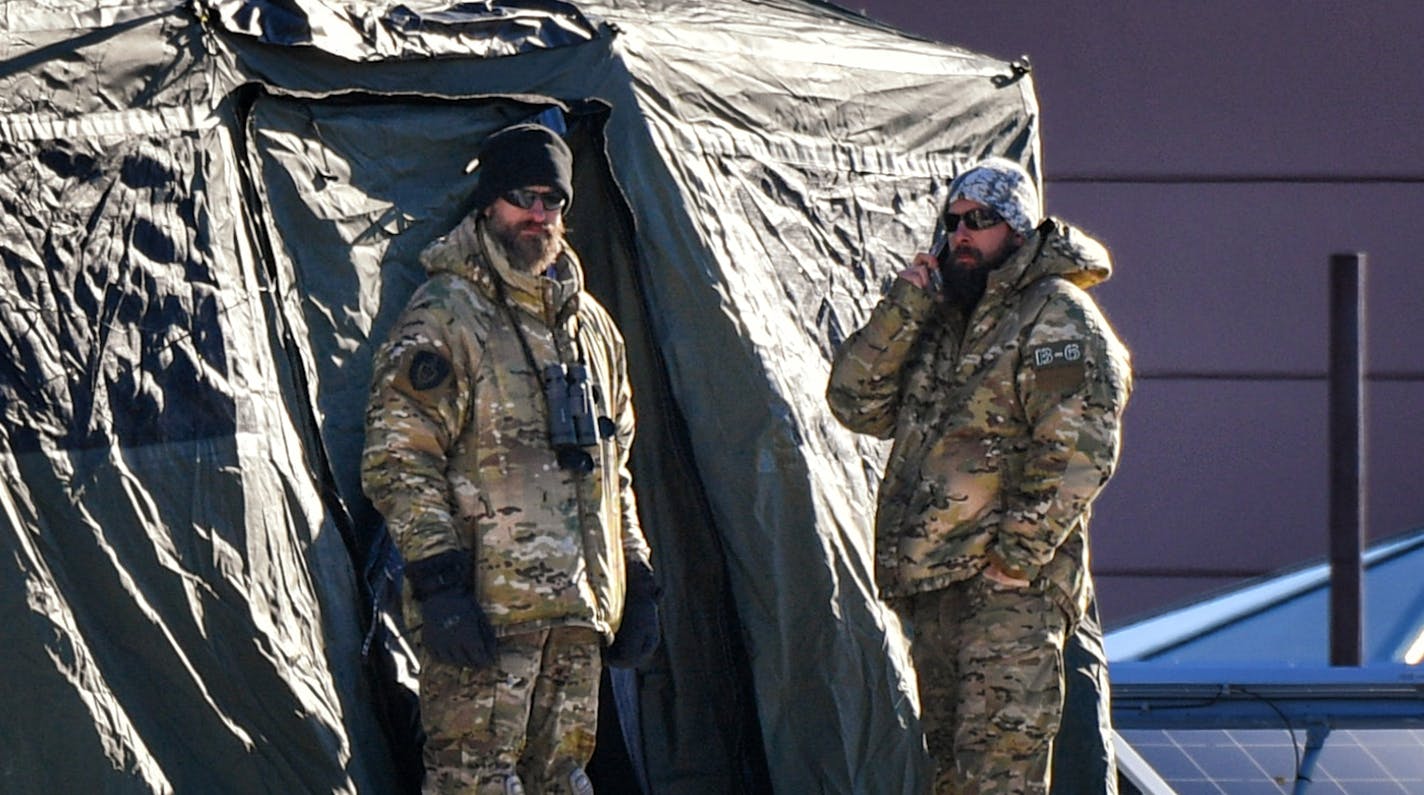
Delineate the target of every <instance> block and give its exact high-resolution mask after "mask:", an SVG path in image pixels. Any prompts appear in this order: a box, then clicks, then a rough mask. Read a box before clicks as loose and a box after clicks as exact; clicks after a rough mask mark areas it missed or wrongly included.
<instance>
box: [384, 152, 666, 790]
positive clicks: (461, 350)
mask: <svg viewBox="0 0 1424 795" xmlns="http://www.w3.org/2000/svg"><path fill="white" fill-rule="evenodd" d="M478 174H479V180H478V183H477V187H476V190H475V196H474V199H473V202H472V203H473V205H474V208H475V209H474V210H473V211H472V212H471V213H470V214H469V216H468V217H466V218H465V219H464V220H463V221H462V222H461V223H460V224H459V225H458V226H456V228H455V229H454V230H453V231H451V232H450V233H449V234H448V235H446V236H445V237H443V238H441V239H439V240H437V241H435V242H434V243H432V244H431V245H430V246H428V247H427V248H426V249H425V251H424V252H422V254H421V262H422V264H423V265H424V266H425V269H426V271H427V272H428V274H429V279H428V280H427V281H426V282H425V283H424V284H423V285H422V286H421V287H420V288H419V289H418V290H417V291H416V292H415V294H414V295H413V296H412V297H411V299H410V301H409V303H408V304H407V305H406V307H405V309H404V311H403V312H402V314H401V316H400V318H399V319H398V320H397V322H396V323H395V326H394V327H393V330H392V332H391V338H390V340H389V341H388V342H387V343H386V344H385V345H384V346H383V347H382V348H381V349H380V351H379V352H378V353H377V355H376V358H375V365H374V376H373V387H372V394H371V400H370V405H369V408H368V411H367V415H366V445H365V453H364V456H363V461H362V483H363V487H364V489H365V491H366V493H367V494H368V495H369V496H370V497H371V499H372V501H373V502H374V504H375V505H376V507H377V508H378V509H380V511H381V512H382V514H383V515H384V516H385V518H386V521H387V524H388V526H389V528H390V530H391V533H392V536H393V537H394V538H395V540H396V543H397V546H398V547H399V549H400V551H401V554H402V557H403V558H404V560H405V574H406V582H407V584H408V588H407V593H406V600H405V607H406V609H405V615H406V625H407V628H409V629H410V630H412V632H413V636H414V637H417V638H418V641H417V643H418V647H419V655H420V662H421V671H420V693H421V720H422V724H423V727H424V730H425V733H426V736H427V739H426V743H425V747H424V751H423V754H424V762H425V768H426V776H425V783H424V791H425V792H427V793H462V794H463V793H471V794H473V793H479V794H480V795H485V793H493V794H497V795H518V793H524V792H529V793H591V792H592V787H591V785H590V783H589V780H588V777H587V775H586V774H585V773H584V770H583V768H584V766H585V765H586V764H587V762H588V760H589V758H590V757H591V756H592V753H593V745H594V739H595V736H596V722H597V715H598V705H597V699H598V684H599V677H600V675H601V672H602V664H603V662H604V660H605V659H606V661H607V662H608V663H609V664H611V665H617V666H634V665H638V664H641V663H642V662H645V661H646V660H647V658H648V656H649V655H650V654H651V653H652V652H653V650H654V649H655V647H656V645H657V643H658V637H659V621H658V612H657V604H656V597H657V592H658V588H657V585H656V584H655V582H654V579H653V572H652V568H651V565H650V562H649V561H650V558H649V550H648V546H647V543H646V541H645V540H644V537H643V533H642V530H641V528H640V526H639V523H638V515H637V505H636V502H635V499H634V494H633V489H632V484H631V478H630V475H629V470H628V453H629V448H630V447H631V445H632V443H633V430H634V423H633V404H632V396H631V391H630V388H629V384H628V376H627V369H626V361H625V354H624V345H623V339H622V337H621V336H620V334H619V332H618V330H617V328H616V327H615V326H614V324H613V321H612V319H611V318H610V317H609V316H608V314H607V312H606V311H604V309H603V308H602V307H601V306H599V304H598V302H596V301H595V300H594V299H593V298H592V297H591V296H590V295H588V294H587V293H586V292H584V291H583V274H582V270H581V266H580V263H579V260H578V259H577V257H576V256H575V254H574V252H573V250H572V249H571V248H570V247H569V246H568V244H567V243H566V242H565V239H564V226H563V215H562V214H563V210H564V209H565V208H566V207H567V206H568V204H569V202H570V201H571V200H572V198H573V190H572V182H571V175H572V157H571V155H570V152H569V149H568V146H567V145H566V144H565V143H564V141H563V140H562V139H561V138H560V137H559V136H558V135H557V134H555V133H554V132H553V131H551V130H549V129H548V128H545V127H542V126H539V125H533V124H523V125H516V126H513V127H509V128H506V129H504V130H501V131H499V132H497V133H496V134H494V135H493V136H491V137H490V138H489V139H488V140H487V142H486V143H485V145H484V147H483V148H482V150H481V152H480V158H479V172H478ZM417 630H418V632H417Z"/></svg>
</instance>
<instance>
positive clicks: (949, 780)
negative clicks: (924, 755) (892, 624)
mask: <svg viewBox="0 0 1424 795" xmlns="http://www.w3.org/2000/svg"><path fill="white" fill-rule="evenodd" d="M892 605H893V606H894V607H895V610H896V612H897V613H898V614H899V616H900V619H901V621H902V622H903V623H904V625H905V627H906V631H907V633H908V634H909V636H910V656H911V658H912V659H913V661H914V665H915V675H916V678H918V679H919V685H920V713H921V714H920V724H921V726H922V727H923V728H924V732H925V745H926V747H927V749H928V750H929V754H930V756H931V757H932V758H933V759H934V760H935V764H936V772H935V785H934V791H935V793H936V795H987V794H988V793H1003V794H1004V795H1009V794H1010V793H1014V794H1015V795H1018V794H1019V793H1033V794H1034V795H1043V793H1046V792H1047V791H1048V787H1049V761H1050V759H1051V758H1052V753H1053V738H1054V735H1055V734H1057V732H1058V727H1059V722H1060V720H1061V718H1062V714H1063V690H1064V683H1063V645H1064V641H1065V634H1066V632H1067V630H1068V617H1067V615H1066V614H1065V613H1064V612H1063V610H1062V609H1061V608H1060V607H1059V606H1058V605H1057V603H1056V602H1055V601H1054V600H1053V599H1052V598H1051V597H1050V596H1049V595H1048V593H1047V592H1046V591H1045V590H1044V586H1040V585H1039V584H1034V585H1033V586H1030V587H1029V588H1025V589H1016V588H1008V587H1004V586H1000V585H997V584H995V583H993V582H992V581H990V580H988V579H987V578H985V577H975V578H973V579H970V580H967V581H965V582H960V583H955V584H953V585H951V586H949V587H948V588H945V589H943V590H938V591H931V592H928V593H922V594H916V595H914V596H910V597H906V598H902V599H896V600H894V601H893V602H892Z"/></svg>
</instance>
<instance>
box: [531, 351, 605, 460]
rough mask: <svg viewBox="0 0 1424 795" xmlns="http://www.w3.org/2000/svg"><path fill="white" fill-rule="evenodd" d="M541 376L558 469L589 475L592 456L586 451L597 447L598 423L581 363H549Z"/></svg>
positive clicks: (585, 370)
mask: <svg viewBox="0 0 1424 795" xmlns="http://www.w3.org/2000/svg"><path fill="white" fill-rule="evenodd" d="M542 376H543V382H544V397H545V398H546V402H547V403H548V405H549V444H550V445H552V446H553V448H554V453H555V455H556V456H557V457H558V461H559V468H560V469H569V470H573V471H575V472H585V473H587V472H592V471H593V464H594V462H593V456H592V455H590V454H589V452H588V450H587V448H589V447H592V446H594V445H596V444H598V426H599V422H598V419H597V418H596V417H595V416H594V413H593V412H594V408H593V386H592V385H591V384H589V382H588V368H586V367H585V366H583V365H581V364H562V363H560V364H549V365H545V367H544V372H543V373H542Z"/></svg>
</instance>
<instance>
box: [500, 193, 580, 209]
mask: <svg viewBox="0 0 1424 795" xmlns="http://www.w3.org/2000/svg"><path fill="white" fill-rule="evenodd" d="M504 200H505V201H507V202H509V203H510V204H512V205H514V206H515V207H518V208H519V209H521V210H532V209H533V208H534V202H538V203H539V204H540V205H541V206H542V207H543V208H544V212H546V213H556V212H558V211H560V210H562V209H564V205H566V204H568V203H569V197H567V196H565V195H564V194H562V193H560V192H558V191H556V190H555V191H547V192H546V191H538V190H530V189H528V188H516V189H514V190H512V191H509V192H508V193H506V194H504Z"/></svg>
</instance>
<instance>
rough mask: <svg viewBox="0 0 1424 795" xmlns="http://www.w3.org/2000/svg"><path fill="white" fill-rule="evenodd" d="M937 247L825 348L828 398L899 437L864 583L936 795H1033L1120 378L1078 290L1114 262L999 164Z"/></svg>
mask: <svg viewBox="0 0 1424 795" xmlns="http://www.w3.org/2000/svg"><path fill="white" fill-rule="evenodd" d="M936 240H937V242H938V243H939V244H937V245H936V246H935V248H936V251H935V252H934V253H933V254H930V253H921V254H918V255H916V256H915V258H914V260H913V262H912V264H911V265H910V267H909V268H908V269H906V270H905V271H903V272H902V273H901V274H900V276H899V278H898V279H896V280H895V282H894V284H893V285H892V286H891V288H890V290H889V292H888V293H887V294H886V295H885V296H884V297H883V298H882V299H881V300H880V302H879V304H878V305H877V306H876V307H875V309H874V311H873V312H872V313H871V316H870V319H869V321H868V322H867V324H866V325H865V327H864V328H861V329H860V330H858V331H856V332H855V333H854V334H852V335H851V336H850V337H849V338H848V339H847V340H846V341H845V343H844V344H843V345H842V346H841V348H840V349H839V350H838V351H837V352H836V355H835V359H834V362H833V364H832V369H831V376H830V383H829V386H828V388H827V400H828V401H829V403H830V406H831V409H832V412H833V413H834V414H835V415H836V417H837V418H838V419H839V420H840V421H841V422H842V423H843V424H844V425H845V426H846V427H848V428H850V429H851V430H853V431H857V432H860V433H868V434H873V435H875V436H878V437H881V438H889V439H893V440H894V443H893V447H892V449H891V451H890V456H889V458H888V459H887V463H886V469H885V473H884V477H883V479H882V481H881V484H880V490H879V494H878V499H877V509H876V516H875V556H876V581H877V584H878V586H879V588H880V591H881V594H882V596H884V597H885V598H886V600H887V601H888V602H889V603H890V604H891V605H892V606H893V607H894V608H895V610H896V612H897V613H898V614H899V616H900V617H901V619H902V623H903V624H904V626H905V627H906V631H907V634H908V635H909V636H910V639H911V657H912V659H913V661H914V664H915V670H916V674H917V678H918V679H919V686H920V702H921V724H922V726H923V728H924V731H925V739H926V745H927V747H928V750H929V752H930V755H931V756H932V757H933V758H934V761H935V764H936V772H935V792H936V793H1040V794H1041V793H1046V792H1047V791H1048V789H1049V786H1050V779H1051V776H1050V762H1051V759H1052V752H1053V742H1054V737H1055V735H1056V733H1057V731H1058V729H1059V725H1060V720H1061V716H1062V707H1063V697H1064V689H1065V686H1064V665H1063V652H1064V648H1065V642H1066V639H1067V637H1068V636H1070V635H1072V634H1073V633H1074V632H1075V631H1076V630H1077V629H1078V628H1079V627H1080V625H1083V624H1084V623H1085V620H1089V621H1090V620H1091V615H1090V614H1089V605H1090V603H1091V602H1092V600H1093V585H1092V577H1091V575H1090V573H1089V571H1088V518H1089V515H1090V513H1091V508H1092V503H1093V501H1094V499H1096V497H1097V496H1098V494H1099V492H1100V491H1101V490H1102V488H1103V486H1104V485H1105V484H1106V483H1107V481H1108V479H1109V477H1111V475H1112V473H1113V470H1114V469H1115V468H1116V465H1117V460H1118V451H1119V442H1120V428H1119V423H1120V420H1121V416H1122V411H1123V408H1124V406H1125V405H1126V403H1127V399H1128V394H1129V392H1130V390H1131V383H1132V375H1131V367H1130V362H1129V358H1128V352H1127V350H1126V348H1124V347H1123V345H1122V343H1121V342H1119V341H1118V339H1117V337H1116V335H1115V334H1114V333H1113V330H1112V328H1111V326H1109V324H1108V322H1107V319H1106V318H1105V317H1104V316H1103V315H1102V313H1101V312H1100V311H1099V309H1098V307H1097V306H1096V304H1095V303H1094V301H1093V300H1092V298H1090V297H1089V295H1088V292H1087V290H1088V289H1089V288H1091V287H1092V286H1094V285H1096V284H1098V283H1100V282H1102V281H1103V280H1105V279H1107V278H1108V276H1109V275H1110V273H1111V268H1112V266H1111V261H1110V259H1109V256H1108V252H1107V250H1106V249H1105V248H1104V247H1103V246H1102V245H1101V244H1099V243H1097V242H1096V241H1094V240H1092V239H1091V238H1089V237H1088V236H1086V235H1085V234H1083V233H1082V232H1081V231H1079V230H1076V229H1074V228H1073V227H1070V226H1068V225H1067V224H1065V223H1062V222H1061V221H1058V220H1056V219H1046V220H1045V219H1043V216H1042V210H1041V208H1040V205H1039V197H1038V191H1037V190H1036V188H1035V186H1034V183H1033V181H1032V179H1031V178H1030V177H1029V175H1028V174H1027V173H1026V172H1025V171H1024V170H1023V169H1022V168H1021V167H1020V166H1019V165H1018V164H1017V163H1014V162H1012V161H1009V160H1006V159H1002V158H990V159H987V160H984V161H982V162H980V163H979V164H977V165H975V166H974V167H973V168H970V169H969V170H967V171H965V172H964V173H962V174H960V175H959V176H958V177H956V178H955V179H954V180H953V181H952V182H951V183H950V188H949V195H948V197H947V199H946V201H945V204H944V209H943V211H942V213H941V216H940V219H939V233H938V234H937V235H936Z"/></svg>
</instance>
